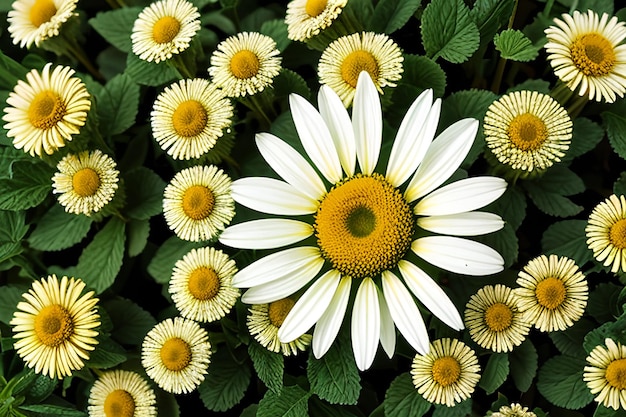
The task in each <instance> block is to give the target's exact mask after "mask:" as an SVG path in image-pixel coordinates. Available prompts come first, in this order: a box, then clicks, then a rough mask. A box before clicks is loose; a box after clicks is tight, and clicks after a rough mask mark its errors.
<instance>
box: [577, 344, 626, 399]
mask: <svg viewBox="0 0 626 417" xmlns="http://www.w3.org/2000/svg"><path fill="white" fill-rule="evenodd" d="M604 344H605V345H606V348H605V347H604V346H596V347H595V348H594V349H593V350H592V351H591V353H589V356H587V363H588V365H587V366H585V370H584V373H583V380H584V381H585V382H586V383H587V387H588V388H589V390H590V391H591V393H592V394H593V395H595V396H596V397H595V398H594V400H595V401H596V402H598V403H600V404H602V405H604V406H606V407H611V408H612V409H614V410H617V409H619V408H620V406H621V408H622V409H626V346H624V345H622V344H621V343H619V342H617V344H616V343H615V342H614V341H613V340H612V339H605V341H604Z"/></svg>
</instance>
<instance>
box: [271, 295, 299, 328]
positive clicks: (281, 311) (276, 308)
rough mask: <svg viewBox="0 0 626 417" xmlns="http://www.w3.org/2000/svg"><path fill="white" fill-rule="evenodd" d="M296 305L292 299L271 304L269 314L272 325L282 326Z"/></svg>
mask: <svg viewBox="0 0 626 417" xmlns="http://www.w3.org/2000/svg"><path fill="white" fill-rule="evenodd" d="M294 304H295V302H294V301H293V300H292V299H291V298H283V299H282V300H278V301H274V302H273V303H270V306H269V311H268V313H267V315H268V317H269V319H270V323H272V324H273V325H274V326H276V327H280V326H282V324H283V322H284V321H285V318H286V317H287V314H289V312H290V311H291V309H292V308H293V306H294Z"/></svg>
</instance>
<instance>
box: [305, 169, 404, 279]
mask: <svg viewBox="0 0 626 417" xmlns="http://www.w3.org/2000/svg"><path fill="white" fill-rule="evenodd" d="M414 224H415V222H414V219H413V215H412V213H411V209H410V207H409V205H408V204H407V202H406V200H405V199H404V198H403V197H402V194H401V193H400V191H398V190H397V189H396V188H394V187H393V186H392V185H391V184H389V183H388V182H387V181H386V180H385V178H384V177H383V176H381V175H379V174H372V175H371V176H364V175H361V174H357V175H356V176H354V177H352V178H349V179H347V180H345V181H344V182H341V183H339V184H337V185H335V187H333V189H332V190H330V192H329V193H328V194H327V195H326V196H325V197H324V199H323V200H322V202H321V204H320V206H319V208H318V209H317V213H316V214H315V225H314V227H315V235H316V236H317V244H318V246H319V248H320V249H321V251H322V254H323V255H324V257H325V258H326V259H327V260H328V261H329V262H330V263H331V264H332V266H333V268H335V269H336V270H338V271H339V272H341V273H342V274H343V275H347V276H350V277H352V278H365V277H372V276H375V275H377V274H379V273H381V272H382V271H384V270H387V269H390V268H393V267H394V266H395V265H396V264H397V263H398V261H399V260H400V259H402V257H403V256H404V254H405V253H406V251H407V249H408V248H409V247H410V245H411V239H412V236H413V231H414Z"/></svg>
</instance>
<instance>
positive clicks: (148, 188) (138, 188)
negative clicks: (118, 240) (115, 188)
mask: <svg viewBox="0 0 626 417" xmlns="http://www.w3.org/2000/svg"><path fill="white" fill-rule="evenodd" d="M124 181H125V184H126V207H125V209H124V213H125V214H126V215H127V216H128V217H130V218H131V219H136V220H148V219H149V218H150V217H152V216H156V215H157V214H159V213H161V212H162V211H163V191H164V190H165V181H163V180H162V179H161V177H159V176H158V175H157V174H156V173H155V172H154V171H152V170H150V169H148V168H146V167H138V168H135V169H133V170H132V171H130V172H129V173H128V174H126V175H125V176H124Z"/></svg>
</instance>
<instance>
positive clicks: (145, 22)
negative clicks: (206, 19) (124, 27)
mask: <svg viewBox="0 0 626 417" xmlns="http://www.w3.org/2000/svg"><path fill="white" fill-rule="evenodd" d="M199 30H200V13H198V8H197V7H196V6H194V5H193V4H192V3H191V2H189V1H187V0H160V1H157V2H155V3H152V4H151V5H150V6H148V7H146V8H145V9H143V10H142V11H141V13H139V16H138V17H137V20H135V23H134V25H133V31H132V34H131V35H130V39H131V41H132V43H133V53H134V54H135V55H138V56H139V58H141V59H143V60H144V61H148V62H152V61H154V62H156V63H158V62H161V61H166V60H168V59H170V58H171V57H172V56H173V55H176V54H179V53H181V52H183V51H184V50H185V49H187V48H188V47H189V44H190V43H191V40H192V39H193V37H194V36H195V35H196V32H197V31H199Z"/></svg>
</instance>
